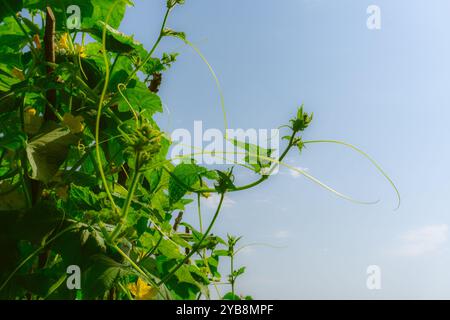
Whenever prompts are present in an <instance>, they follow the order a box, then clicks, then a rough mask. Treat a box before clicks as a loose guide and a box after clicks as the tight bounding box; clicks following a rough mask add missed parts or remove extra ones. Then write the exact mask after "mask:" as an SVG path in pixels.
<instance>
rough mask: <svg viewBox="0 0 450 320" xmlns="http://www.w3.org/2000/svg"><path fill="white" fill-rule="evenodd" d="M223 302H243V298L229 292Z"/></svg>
mask: <svg viewBox="0 0 450 320" xmlns="http://www.w3.org/2000/svg"><path fill="white" fill-rule="evenodd" d="M222 299H223V300H241V298H240V297H239V296H238V295H235V294H233V293H232V292H228V293H227V294H226V295H224V296H223V298H222Z"/></svg>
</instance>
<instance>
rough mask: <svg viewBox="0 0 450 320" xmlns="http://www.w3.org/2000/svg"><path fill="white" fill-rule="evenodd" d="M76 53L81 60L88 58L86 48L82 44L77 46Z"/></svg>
mask: <svg viewBox="0 0 450 320" xmlns="http://www.w3.org/2000/svg"><path fill="white" fill-rule="evenodd" d="M75 52H76V53H77V55H79V56H80V58H86V57H87V54H86V47H83V46H82V45H80V44H78V43H77V44H75Z"/></svg>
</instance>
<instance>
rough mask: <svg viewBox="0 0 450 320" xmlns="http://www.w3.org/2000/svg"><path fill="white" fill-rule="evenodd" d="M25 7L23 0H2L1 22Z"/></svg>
mask: <svg viewBox="0 0 450 320" xmlns="http://www.w3.org/2000/svg"><path fill="white" fill-rule="evenodd" d="M22 8H23V0H0V22H1V21H3V18H5V17H7V16H10V15H13V14H15V13H17V12H19V11H20V10H22Z"/></svg>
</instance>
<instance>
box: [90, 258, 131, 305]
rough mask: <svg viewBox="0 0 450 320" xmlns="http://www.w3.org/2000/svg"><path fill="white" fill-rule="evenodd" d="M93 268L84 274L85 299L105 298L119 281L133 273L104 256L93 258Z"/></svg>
mask: <svg viewBox="0 0 450 320" xmlns="http://www.w3.org/2000/svg"><path fill="white" fill-rule="evenodd" d="M91 260H92V266H91V267H90V268H89V269H88V270H86V271H85V272H84V273H83V281H82V288H83V294H84V298H86V299H95V298H103V295H104V294H105V292H107V291H108V290H109V289H111V288H112V287H113V286H114V285H115V284H116V283H117V281H118V280H120V279H121V278H123V277H124V276H126V275H129V274H130V273H131V271H130V269H129V267H127V266H125V265H123V264H121V263H118V262H116V261H114V260H112V259H111V258H109V257H107V256H104V255H96V256H93V257H92V259H91Z"/></svg>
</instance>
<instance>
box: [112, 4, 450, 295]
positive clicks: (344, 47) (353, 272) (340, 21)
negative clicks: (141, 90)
mask: <svg viewBox="0 0 450 320" xmlns="http://www.w3.org/2000/svg"><path fill="white" fill-rule="evenodd" d="M164 2H165V1H163V0H150V1H143V0H137V1H136V6H135V7H134V8H130V9H129V11H128V13H127V16H126V18H125V21H124V23H123V25H122V26H121V31H124V32H126V33H134V34H135V36H136V39H138V40H140V41H142V42H143V43H144V45H145V46H146V47H147V48H150V47H151V46H152V44H153V42H154V40H155V39H156V37H157V34H158V32H159V27H160V23H161V19H162V16H163V13H164ZM369 5H378V6H379V7H380V9H381V19H382V20H381V30H376V31H374V30H368V29H367V27H366V20H367V18H368V15H367V13H366V9H367V7H368V6H369ZM449 11H450V2H448V1H446V0H434V1H425V0H415V1H406V0H396V1H388V0H371V1H365V0H341V1H332V0H246V1H239V0H226V1H225V0H195V1H192V0H187V1H186V4H185V5H184V6H181V7H177V8H176V9H175V10H174V12H173V14H172V15H171V17H170V18H169V22H168V26H170V27H171V28H173V29H176V30H181V31H184V32H186V34H187V36H188V39H189V40H190V41H192V42H193V43H194V44H195V45H196V46H198V47H199V48H200V50H201V51H202V52H203V53H204V54H205V56H206V57H207V58H208V60H209V62H210V63H211V65H212V66H213V68H214V70H215V72H216V73H217V75H218V77H219V78H220V81H221V84H222V87H223V90H224V94H225V101H226V109H227V113H228V119H229V126H230V127H231V128H256V129H258V128H265V129H271V128H277V127H279V126H280V125H282V124H286V123H287V122H288V120H289V119H290V118H291V117H292V116H293V115H294V114H295V111H296V107H297V106H299V105H300V104H301V103H304V104H305V108H306V110H308V111H310V112H314V115H315V118H314V122H313V124H312V126H311V127H310V128H309V129H308V130H307V132H305V135H304V138H305V139H339V140H345V141H347V142H350V143H353V144H355V145H357V146H359V147H361V148H363V149H364V150H365V151H367V152H368V153H369V154H370V155H372V156H373V157H374V158H375V159H376V160H377V161H378V162H380V163H381V164H382V166H383V168H384V169H385V170H386V171H387V172H388V173H389V174H390V176H391V177H392V179H393V180H394V181H395V182H396V184H397V186H398V188H399V189H400V192H401V195H402V205H401V207H400V209H399V210H397V211H394V210H393V209H394V207H395V206H396V198H395V193H394V192H393V190H392V189H391V188H390V187H389V184H388V183H387V182H386V181H385V180H384V179H383V178H382V177H381V176H380V175H379V174H378V173H377V172H376V170H375V169H374V168H373V167H372V166H371V165H370V163H369V162H368V161H367V160H365V159H363V158H361V157H360V156H359V155H357V154H355V153H353V152H352V151H350V150H348V149H344V148H343V147H340V146H335V145H310V146H309V147H308V148H307V149H306V150H305V151H304V152H303V153H302V154H301V155H299V154H298V153H297V152H295V151H294V152H292V153H291V155H290V156H289V158H288V162H289V163H290V164H291V165H294V166H298V167H301V168H307V169H308V172H309V173H310V174H313V175H314V176H316V177H317V178H319V179H321V180H322V181H325V182H326V183H328V184H329V185H331V186H333V187H335V188H336V189H337V190H339V191H342V192H344V193H346V194H350V195H352V196H353V197H356V198H358V199H363V200H376V199H380V200H381V201H380V203H378V204H376V205H370V206H367V205H357V204H354V203H351V202H348V201H345V200H342V199H340V198H337V197H336V196H334V195H333V194H331V193H329V192H327V191H325V190H324V189H322V188H320V187H319V186H317V185H315V184H313V183H311V182H310V181H308V180H306V179H304V178H302V177H296V176H293V175H292V174H291V172H289V171H288V170H283V171H282V172H281V173H280V174H278V175H276V176H274V177H272V179H270V180H269V181H268V182H267V183H265V184H264V185H261V186H258V187H257V188H255V189H253V190H249V191H246V192H242V193H239V194H232V195H230V197H229V199H228V200H227V205H226V207H225V208H224V210H223V213H222V215H221V216H220V218H219V221H218V224H217V225H216V228H215V230H214V232H215V233H218V234H221V235H225V234H226V233H227V232H228V233H231V234H234V235H242V236H243V237H244V238H243V240H242V241H243V244H244V243H265V244H269V245H270V246H253V247H250V248H248V249H246V250H244V251H243V252H242V253H241V254H240V256H239V257H238V259H237V263H238V265H245V266H247V273H246V275H244V276H243V278H242V279H240V281H239V283H238V285H237V289H238V292H239V293H242V294H251V295H253V296H254V297H255V298H261V299H263V298H267V299H272V298H273V299H278V298H286V299H312V298H324V299H334V298H343V299H355V298H361V299H372V298H373V299H379V298H385V299H391V298H406V299H412V298H418V299H423V298H425V299H428V298H438V299H440V298H447V299H450V274H449V271H448V270H450V252H449V241H448V232H449V231H448V225H449V224H450V215H449V213H450V197H449V196H448V195H449V194H450V170H449V168H448V163H450V150H449V148H448V143H447V140H448V139H449V138H450V126H449V125H448V119H449V118H450V108H449V105H450V90H449V85H450V37H449V36H450V20H449V19H448V15H447V12H449ZM166 51H168V52H171V51H178V52H180V56H179V59H178V62H177V63H176V64H175V65H174V66H173V68H172V69H171V70H170V71H168V72H167V73H166V75H165V77H164V82H163V85H162V88H161V96H162V98H163V101H164V104H165V106H166V107H167V108H168V109H169V110H170V117H169V116H168V114H167V113H166V114H164V115H162V116H160V117H159V121H160V122H161V123H162V126H163V127H164V128H166V129H167V130H173V129H176V128H186V129H189V130H191V129H192V128H193V122H194V121H195V120H202V121H203V125H204V127H206V128H223V118H222V113H221V110H220V103H219V96H218V93H217V90H216V88H215V84H214V80H213V79H212V77H211V75H210V73H209V71H208V69H207V67H206V66H205V64H204V63H203V62H202V60H201V59H200V58H199V57H198V55H196V53H195V52H194V51H193V50H192V49H190V48H189V47H186V46H184V45H183V44H182V43H181V42H179V41H176V40H172V39H168V40H164V41H163V43H162V45H161V47H160V49H159V50H158V52H157V53H158V54H161V53H162V52H166ZM238 178H239V179H242V180H240V181H247V180H249V179H251V178H252V177H251V176H250V175H249V174H247V175H244V174H243V173H239V174H238ZM213 204H214V199H213V200H209V201H208V202H207V203H205V204H204V209H205V219H206V218H207V217H208V216H209V217H210V216H211V210H212V209H211V208H212V207H213ZM210 207H211V208H210ZM194 209H195V208H194V207H193V208H192V211H191V212H190V214H189V213H188V214H187V215H186V216H187V219H189V220H190V221H195V217H196V213H195V210H194ZM369 265H378V266H379V267H380V268H381V276H382V278H381V282H382V288H381V290H368V289H367V287H366V278H367V274H366V268H367V267H368V266H369ZM223 273H224V274H226V270H224V271H223ZM223 292H226V288H223Z"/></svg>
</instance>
